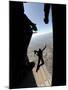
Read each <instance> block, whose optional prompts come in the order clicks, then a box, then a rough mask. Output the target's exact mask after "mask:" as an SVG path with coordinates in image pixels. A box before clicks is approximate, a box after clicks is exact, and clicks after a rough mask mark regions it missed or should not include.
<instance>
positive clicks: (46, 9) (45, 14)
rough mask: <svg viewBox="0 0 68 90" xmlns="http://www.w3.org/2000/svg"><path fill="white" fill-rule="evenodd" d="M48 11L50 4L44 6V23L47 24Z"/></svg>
mask: <svg viewBox="0 0 68 90" xmlns="http://www.w3.org/2000/svg"><path fill="white" fill-rule="evenodd" d="M49 11H50V4H44V22H45V24H48V22H49V19H48V17H49Z"/></svg>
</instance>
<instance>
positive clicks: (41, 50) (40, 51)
mask: <svg viewBox="0 0 68 90" xmlns="http://www.w3.org/2000/svg"><path fill="white" fill-rule="evenodd" d="M45 48H46V46H45V47H44V48H43V49H40V48H39V50H38V51H36V50H34V54H36V55H37V56H38V65H37V69H36V72H37V71H38V70H39V67H40V66H41V65H43V64H44V60H43V51H44V49H45ZM40 61H41V62H42V63H41V64H40Z"/></svg>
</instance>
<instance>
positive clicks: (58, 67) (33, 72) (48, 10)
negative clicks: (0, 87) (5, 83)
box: [9, 1, 66, 89]
mask: <svg viewBox="0 0 68 90" xmlns="http://www.w3.org/2000/svg"><path fill="white" fill-rule="evenodd" d="M9 22H10V26H9V38H10V39H9V42H10V43H9V45H10V54H9V56H10V58H9V59H10V60H9V88H10V89H14V88H29V87H30V88H32V87H51V86H60V85H66V5H64V4H49V3H41V2H38V3H37V2H22V1H9Z"/></svg>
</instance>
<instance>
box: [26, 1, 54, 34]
mask: <svg viewBox="0 0 68 90" xmlns="http://www.w3.org/2000/svg"><path fill="white" fill-rule="evenodd" d="M24 10H25V14H26V15H27V16H28V18H29V19H30V20H31V21H32V22H33V23H35V24H36V26H37V29H38V34H39V33H49V32H52V30H53V29H52V12H51V8H50V12H49V23H48V24H45V23H44V4H43V3H35V2H34V3H32V2H28V3H24Z"/></svg>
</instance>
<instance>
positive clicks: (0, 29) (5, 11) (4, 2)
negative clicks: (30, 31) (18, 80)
mask: <svg viewBox="0 0 68 90" xmlns="http://www.w3.org/2000/svg"><path fill="white" fill-rule="evenodd" d="M10 1H11V0H10ZM12 1H29V2H46V3H58V4H59V3H60V4H67V15H68V0H12ZM67 24H68V18H67ZM67 30H68V27H67ZM67 39H68V31H67ZM67 45H68V40H67ZM67 51H68V48H67ZM67 55H68V52H67ZM67 59H68V57H67ZM67 63H68V62H67ZM67 67H68V66H67ZM67 74H68V72H67ZM8 81H9V0H0V90H8V86H9V85H8V83H9V82H8ZM45 89H46V90H57V89H62V90H63V89H64V90H66V89H68V82H67V86H58V87H44V88H31V89H29V90H45ZM15 90H16V89H15ZM17 90H18V89H17ZM23 90H24V89H23ZM26 90H28V89H27V88H26Z"/></svg>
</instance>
